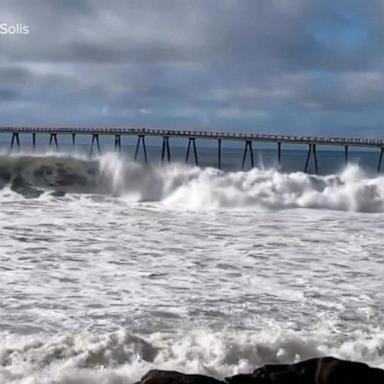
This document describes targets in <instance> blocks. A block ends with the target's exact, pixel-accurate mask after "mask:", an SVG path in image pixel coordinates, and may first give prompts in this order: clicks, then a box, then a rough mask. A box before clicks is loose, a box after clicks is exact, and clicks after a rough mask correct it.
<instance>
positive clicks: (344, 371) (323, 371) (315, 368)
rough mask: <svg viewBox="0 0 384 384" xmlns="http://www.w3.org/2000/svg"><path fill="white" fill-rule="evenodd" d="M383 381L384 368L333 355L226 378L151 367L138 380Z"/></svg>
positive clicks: (187, 383)
mask: <svg viewBox="0 0 384 384" xmlns="http://www.w3.org/2000/svg"><path fill="white" fill-rule="evenodd" d="M268 383H273V384H384V370H382V369H379V368H374V367H370V366H369V365H367V364H365V363H361V362H357V361H349V360H341V359H337V358H335V357H331V356H325V357H321V358H314V359H309V360H304V361H300V362H298V363H294V364H271V365H264V366H261V367H258V368H256V369H255V370H254V371H253V372H252V373H248V374H246V373H243V374H238V375H234V376H230V377H226V378H225V381H222V380H218V379H216V378H213V377H210V376H205V375H200V374H184V373H181V372H177V371H161V370H151V371H149V372H147V373H146V374H145V375H144V376H143V377H142V378H141V380H140V381H139V382H138V383H136V384H268Z"/></svg>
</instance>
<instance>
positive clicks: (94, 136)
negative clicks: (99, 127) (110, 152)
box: [89, 133, 101, 156]
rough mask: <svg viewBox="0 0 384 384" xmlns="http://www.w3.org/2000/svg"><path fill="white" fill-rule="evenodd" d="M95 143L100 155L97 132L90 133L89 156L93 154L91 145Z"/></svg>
mask: <svg viewBox="0 0 384 384" xmlns="http://www.w3.org/2000/svg"><path fill="white" fill-rule="evenodd" d="M95 144H96V148H97V152H98V154H99V155H100V154H101V149H100V141H99V135H98V134H97V133H96V134H93V135H92V142H91V148H90V149H89V156H92V155H93V146H94V145H95Z"/></svg>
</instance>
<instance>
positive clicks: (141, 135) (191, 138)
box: [0, 127, 384, 172]
mask: <svg viewBox="0 0 384 384" xmlns="http://www.w3.org/2000/svg"><path fill="white" fill-rule="evenodd" d="M0 133H10V134H11V135H12V138H11V145H10V150H11V151H12V150H13V149H14V147H17V148H18V149H20V138H19V135H20V134H31V135H32V148H33V150H34V149H35V147H36V135H37V134H48V135H50V139H49V145H50V146H55V148H56V149H58V148H59V144H58V139H57V136H58V135H71V136H72V144H73V146H74V145H75V141H76V136H77V135H91V136H92V141H91V147H90V154H93V153H94V150H95V147H96V149H97V151H98V152H99V153H100V152H101V147H100V141H99V137H100V136H104V135H109V136H114V137H115V149H116V150H117V151H120V150H121V136H137V143H136V150H135V156H134V157H135V159H136V158H137V156H138V153H139V150H140V147H142V148H143V153H144V160H145V162H147V161H148V156H147V149H146V145H145V138H146V137H161V138H162V140H163V145H162V151H161V160H162V161H165V160H167V161H171V150H170V138H185V139H187V140H188V145H187V151H186V157H185V160H186V162H188V160H189V155H190V151H191V148H192V149H193V156H194V162H195V164H198V152H197V146H196V140H197V139H199V140H200V139H203V140H216V141H217V143H218V147H217V150H218V152H217V160H218V167H219V168H221V144H222V141H223V140H228V141H242V142H244V152H243V159H242V168H244V167H245V163H246V160H247V156H248V154H249V157H250V163H251V166H252V167H254V155H253V145H252V143H253V142H269V143H276V144H277V159H278V163H279V164H281V153H282V144H306V145H308V151H307V157H306V162H305V166H304V171H305V172H306V171H307V170H308V165H309V161H310V158H311V155H313V159H314V164H315V169H316V172H318V159H317V150H316V149H317V147H316V146H317V145H335V146H343V147H344V156H345V162H346V163H348V150H349V147H370V148H378V149H380V154H379V160H378V171H380V170H381V165H382V160H383V153H384V139H363V138H347V137H319V136H294V135H272V134H263V133H240V132H214V131H194V130H164V129H147V128H68V127H0Z"/></svg>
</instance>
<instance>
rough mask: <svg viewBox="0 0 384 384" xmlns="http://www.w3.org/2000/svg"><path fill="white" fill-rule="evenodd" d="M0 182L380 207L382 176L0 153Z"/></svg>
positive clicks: (173, 198) (221, 202) (194, 205)
mask: <svg viewBox="0 0 384 384" xmlns="http://www.w3.org/2000/svg"><path fill="white" fill-rule="evenodd" d="M0 187H1V188H3V189H7V188H8V190H9V189H10V190H12V191H13V192H16V193H19V194H21V195H23V196H25V197H38V196H40V195H41V194H43V193H51V194H54V195H64V194H66V193H90V194H110V195H115V196H123V197H125V198H128V199H130V200H132V201H136V202H143V201H145V202H158V203H161V204H163V205H167V206H175V207H184V208H187V209H209V208H221V207H223V208H244V207H247V208H248V207H256V208H261V209H286V208H318V209H321V208H324V209H332V210H345V211H361V212H383V211H384V177H382V176H378V177H369V176H368V175H366V174H365V173H364V172H363V170H362V169H361V168H359V166H358V165H349V166H348V167H346V168H345V169H344V170H343V171H342V172H341V173H340V174H337V175H327V176H316V175H308V174H305V173H302V172H292V173H283V172H279V171H278V170H276V169H259V168H254V169H252V170H250V171H248V172H240V171H239V172H224V171H220V170H218V169H215V168H199V167H193V166H188V165H185V164H180V163H175V164H171V165H164V166H160V165H153V166H145V165H142V164H139V163H136V162H133V161H132V160H130V159H127V158H122V157H118V156H116V155H114V154H106V155H103V156H101V157H100V158H98V159H93V160H90V159H87V158H86V157H81V156H73V155H65V154H62V155H49V154H47V155H36V156H32V155H22V154H21V155H15V156H0Z"/></svg>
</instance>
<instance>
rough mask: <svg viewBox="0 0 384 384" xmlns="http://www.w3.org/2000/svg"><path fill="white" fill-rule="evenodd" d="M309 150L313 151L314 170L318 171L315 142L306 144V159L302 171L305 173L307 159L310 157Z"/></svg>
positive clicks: (307, 163) (306, 170)
mask: <svg viewBox="0 0 384 384" xmlns="http://www.w3.org/2000/svg"><path fill="white" fill-rule="evenodd" d="M311 152H312V153H313V159H314V162H315V172H316V173H319V164H318V162H317V152H316V144H309V146H308V152H307V159H306V161H305V167H304V172H305V173H307V172H308V166H309V160H310V158H311Z"/></svg>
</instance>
